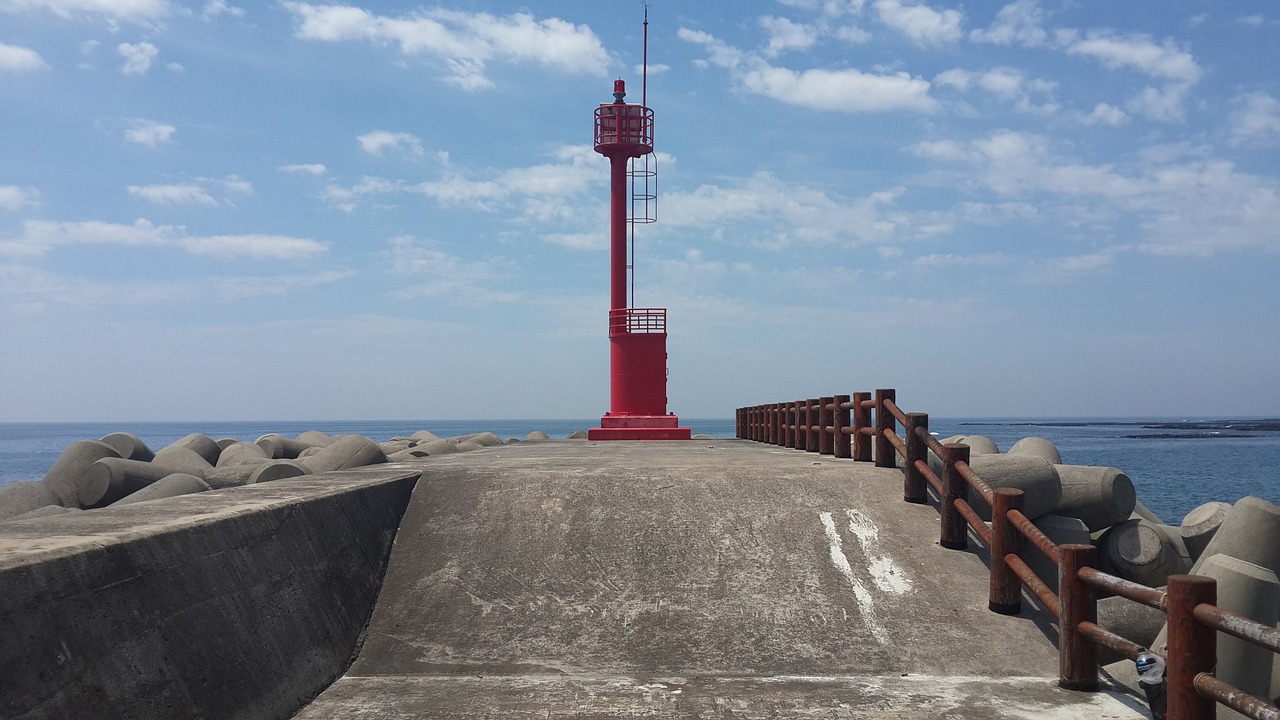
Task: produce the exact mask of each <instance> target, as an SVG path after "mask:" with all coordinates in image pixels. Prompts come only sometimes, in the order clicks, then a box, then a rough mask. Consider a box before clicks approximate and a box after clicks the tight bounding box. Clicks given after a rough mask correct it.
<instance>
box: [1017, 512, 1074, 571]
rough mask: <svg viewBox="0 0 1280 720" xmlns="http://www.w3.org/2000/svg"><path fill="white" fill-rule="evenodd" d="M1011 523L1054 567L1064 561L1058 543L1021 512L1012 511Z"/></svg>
mask: <svg viewBox="0 0 1280 720" xmlns="http://www.w3.org/2000/svg"><path fill="white" fill-rule="evenodd" d="M1009 522H1011V523H1013V526H1014V527H1016V528H1018V532H1020V533H1022V536H1023V537H1025V538H1026V539H1028V540H1030V541H1031V544H1032V545H1035V546H1036V549H1037V550H1039V551H1040V552H1042V553H1044V556H1045V557H1047V558H1049V559H1050V560H1052V561H1053V564H1054V565H1057V564H1058V563H1060V562H1061V561H1062V556H1061V554H1060V553H1059V552H1058V545H1057V543H1055V542H1054V541H1052V540H1050V539H1049V536H1048V535H1045V534H1044V532H1042V531H1041V530H1040V528H1038V527H1036V525H1035V523H1033V522H1031V521H1030V520H1029V519H1027V516H1026V515H1023V514H1022V511H1021V510H1010V511H1009Z"/></svg>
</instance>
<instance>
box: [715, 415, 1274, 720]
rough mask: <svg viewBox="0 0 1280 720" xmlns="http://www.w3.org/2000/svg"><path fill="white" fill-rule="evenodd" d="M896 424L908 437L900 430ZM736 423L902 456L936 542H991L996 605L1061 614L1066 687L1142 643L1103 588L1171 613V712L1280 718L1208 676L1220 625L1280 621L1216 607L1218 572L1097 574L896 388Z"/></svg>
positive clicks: (755, 431) (1087, 680)
mask: <svg viewBox="0 0 1280 720" xmlns="http://www.w3.org/2000/svg"><path fill="white" fill-rule="evenodd" d="M899 425H901V426H902V428H903V436H899V435H898V434H897V428H898V426H899ZM736 427H737V436H738V437H739V438H742V439H745V440H754V441H758V442H764V443H770V444H774V445H781V446H783V447H788V448H795V449H797V450H804V451H807V452H815V453H819V454H824V455H833V456H834V457H837V458H846V459H852V460H854V461H857V462H873V461H874V462H875V465H876V467H883V468H891V467H897V459H898V457H899V456H901V458H902V460H903V464H902V474H903V490H902V496H903V500H904V501H906V502H912V503H927V502H928V501H929V491H930V490H932V492H933V495H934V497H935V498H936V499H937V501H938V512H939V513H940V515H941V527H942V529H941V537H940V538H939V544H941V545H942V546H943V547H945V548H950V549H956V550H963V549H965V548H967V547H968V544H969V533H970V532H972V534H973V535H974V537H976V538H977V539H978V540H979V542H981V543H982V544H983V545H984V546H986V547H987V548H988V550H989V551H990V555H991V560H990V569H989V572H990V578H989V588H988V599H987V605H988V607H989V608H990V609H991V610H992V612H997V613H1002V614H1006V615H1016V614H1018V613H1020V612H1021V611H1022V588H1023V587H1024V586H1025V587H1026V588H1027V590H1028V592H1030V593H1031V594H1032V595H1033V596H1035V598H1036V599H1037V600H1038V601H1039V602H1040V604H1041V605H1042V606H1043V607H1044V608H1045V610H1046V611H1048V612H1049V613H1051V614H1052V615H1053V616H1054V617H1055V618H1057V619H1058V623H1059V628H1060V629H1059V642H1058V684H1059V686H1061V687H1063V688H1067V689H1071V690H1084V691H1094V690H1097V689H1098V663H1097V659H1096V650H1097V646H1099V645H1101V646H1103V647H1106V648H1109V649H1111V650H1114V651H1115V652H1117V653H1119V654H1120V655H1121V656H1123V657H1127V658H1129V659H1130V660H1132V659H1135V658H1136V657H1137V656H1138V654H1139V653H1141V652H1143V651H1144V650H1145V648H1143V647H1142V646H1140V645H1138V644H1137V643H1134V642H1132V641H1130V640H1128V639H1126V638H1124V637H1121V636H1120V635H1118V634H1116V633H1114V632H1112V631H1110V630H1108V629H1106V628H1104V627H1101V626H1100V625H1098V605H1097V593H1096V590H1106V591H1108V592H1111V593H1113V594H1115V595H1118V596H1120V597H1123V598H1126V599H1128V600H1130V601H1133V602H1137V603H1141V604H1143V605H1146V606H1148V607H1152V608H1155V609H1157V610H1160V611H1162V612H1164V613H1165V614H1166V615H1167V616H1168V648H1167V657H1166V658H1165V661H1166V679H1167V683H1168V690H1167V703H1168V704H1167V709H1166V712H1167V714H1166V718H1167V720H1212V719H1213V718H1214V717H1215V714H1216V706H1217V705H1218V704H1222V705H1225V706H1227V707H1229V708H1231V709H1233V710H1235V711H1236V712H1239V713H1241V714H1243V715H1245V716H1246V717H1250V718H1253V719H1254V720H1280V707H1277V706H1276V705H1274V704H1272V703H1270V702H1267V701H1266V700H1263V699H1259V698H1256V697H1253V696H1252V695H1249V694H1248V693H1245V692H1244V691H1242V690H1240V689H1239V688H1236V687H1234V686H1232V685H1230V684H1228V683H1226V682H1223V681H1221V680H1219V679H1218V678H1217V677H1215V676H1214V674H1213V673H1214V668H1215V666H1216V664H1217V634H1218V633H1219V632H1224V633H1227V634H1229V635H1231V636H1233V637H1237V638H1240V639H1241V640H1244V641H1246V642H1250V643H1253V644H1255V645H1258V646H1260V647H1263V648H1267V649H1269V650H1271V651H1272V652H1274V653H1280V629H1277V628H1274V627H1270V626H1267V625H1263V624H1261V623H1259V622H1256V621H1254V620H1250V619H1249V618H1246V617H1244V616H1241V615H1238V614H1236V613H1233V612H1230V611H1228V610H1224V609H1222V608H1220V607H1218V606H1217V605H1216V602H1217V581H1216V580H1214V579H1213V578H1208V577H1203V576H1199V575H1173V576H1171V577H1169V579H1168V586H1167V589H1166V590H1163V591H1162V590H1157V589H1154V588H1149V587H1146V586H1144V585H1139V584H1138V583H1134V582H1130V581H1128V580H1125V579H1123V578H1118V577H1116V576H1114V575H1110V574H1107V573H1104V572H1101V571H1099V570H1098V569H1097V568H1096V567H1095V566H1096V564H1097V549H1096V548H1095V547H1094V546H1092V545H1075V544H1065V545H1058V544H1056V543H1054V542H1053V541H1052V540H1051V539H1049V537H1048V536H1046V535H1045V534H1044V533H1043V532H1041V531H1040V530H1039V528H1037V527H1036V526H1035V524H1034V523H1032V522H1031V520H1030V519H1029V518H1028V517H1027V516H1026V515H1025V514H1023V512H1022V503H1023V491H1022V490H1018V489H1014V488H992V487H991V486H990V485H988V484H987V483H986V482H984V481H983V480H982V478H981V477H980V476H979V475H978V473H977V472H975V471H974V469H973V468H972V467H971V466H970V465H969V446H968V445H964V444H959V443H947V444H943V443H941V442H939V441H938V440H937V438H935V437H933V436H932V435H931V434H930V433H929V416H928V415H927V414H926V413H904V412H903V411H902V410H901V409H900V408H899V407H898V404H897V397H896V393H895V391H894V390H892V389H880V390H876V391H875V393H874V395H873V394H872V393H869V392H857V393H853V394H851V395H833V396H829V397H821V398H811V399H806V400H795V401H792V402H784V403H771V404H767V405H754V406H751V407H744V408H739V409H738V411H737V416H736ZM930 452H932V453H933V454H934V455H936V456H937V457H938V458H939V460H940V461H941V464H942V476H941V477H939V476H938V474H937V473H935V472H934V471H933V469H932V468H931V467H930V466H929V453H930ZM970 491H972V492H973V493H975V494H977V496H979V497H981V498H982V499H983V501H985V502H986V503H987V504H988V505H989V506H990V507H991V525H990V527H988V526H987V524H986V523H985V522H983V520H982V518H981V517H979V515H978V513H977V512H976V511H975V510H974V509H973V507H972V506H971V505H970V504H969V500H968V498H969V493H970ZM1027 545H1030V547H1031V548H1033V549H1034V550H1036V551H1037V552H1040V553H1041V554H1043V555H1044V556H1045V557H1046V558H1048V559H1049V560H1050V561H1051V562H1053V563H1054V564H1055V565H1057V566H1058V578H1059V581H1058V585H1059V587H1058V592H1056V593H1055V592H1054V591H1053V589H1052V588H1050V587H1049V586H1048V585H1046V584H1045V583H1044V582H1043V581H1041V580H1040V578H1039V577H1037V576H1036V574H1035V572H1034V571H1032V570H1031V568H1030V567H1029V566H1028V565H1027V563H1026V561H1024V560H1023V557H1022V554H1023V551H1024V550H1025V549H1026V547H1027ZM1277 661H1278V662H1280V659H1278V660H1277Z"/></svg>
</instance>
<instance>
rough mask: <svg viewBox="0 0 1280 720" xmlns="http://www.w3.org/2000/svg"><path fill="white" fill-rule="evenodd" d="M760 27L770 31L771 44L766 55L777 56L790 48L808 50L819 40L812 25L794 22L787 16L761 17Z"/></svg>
mask: <svg viewBox="0 0 1280 720" xmlns="http://www.w3.org/2000/svg"><path fill="white" fill-rule="evenodd" d="M759 23H760V27H761V28H764V30H765V31H766V32H768V33H769V45H768V46H767V47H766V48H765V50H764V54H765V57H777V56H778V55H781V54H782V53H784V52H787V51H789V50H806V49H808V48H810V47H812V46H813V44H814V43H815V42H817V40H818V37H817V34H816V33H815V32H814V29H813V28H812V27H809V26H808V25H801V24H799V23H795V22H792V21H790V20H788V19H787V18H783V17H774V16H772V15H766V16H764V17H762V18H760V19H759Z"/></svg>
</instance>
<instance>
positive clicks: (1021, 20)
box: [969, 0, 1048, 47]
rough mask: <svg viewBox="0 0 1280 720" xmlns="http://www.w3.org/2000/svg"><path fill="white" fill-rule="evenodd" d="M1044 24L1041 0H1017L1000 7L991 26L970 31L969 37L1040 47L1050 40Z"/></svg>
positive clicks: (997, 42)
mask: <svg viewBox="0 0 1280 720" xmlns="http://www.w3.org/2000/svg"><path fill="white" fill-rule="evenodd" d="M1043 25H1044V12H1043V11H1042V10H1041V9H1040V2H1039V0H1016V1H1015V2H1012V3H1009V4H1008V5H1005V6H1004V7H1002V8H1000V12H998V13H996V18H995V20H994V21H993V22H992V23H991V26H990V27H988V28H987V29H985V30H981V29H979V30H974V31H972V32H970V33H969V39H970V40H973V41H974V42H982V43H992V44H995V45H1021V46H1023V47H1039V46H1041V45H1044V44H1045V42H1046V41H1047V40H1048V34H1047V33H1046V32H1045V31H1044V28H1043V27H1042V26H1043Z"/></svg>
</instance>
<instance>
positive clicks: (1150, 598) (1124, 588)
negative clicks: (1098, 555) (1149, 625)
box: [1080, 568, 1168, 611]
mask: <svg viewBox="0 0 1280 720" xmlns="http://www.w3.org/2000/svg"><path fill="white" fill-rule="evenodd" d="M1080 579H1081V580H1083V581H1084V582H1086V583H1089V584H1090V585H1092V586H1094V587H1096V588H1098V589H1099V590H1106V591H1108V592H1112V593H1115V594H1116V595H1119V596H1120V597H1123V598H1126V599H1129V600H1132V601H1134V602H1137V603H1142V604H1143V605H1146V606H1147V607H1151V608H1155V609H1157V610H1161V611H1164V610H1167V609H1168V596H1167V595H1165V593H1164V592H1163V591H1161V590H1157V589H1155V588H1149V587H1147V586H1146V585H1140V584H1138V583H1136V582H1133V581H1131V580H1125V579H1124V578H1118V577H1116V576H1115V575H1108V574H1107V573H1104V572H1100V571H1098V570H1095V569H1094V568H1084V569H1083V570H1081V571H1080Z"/></svg>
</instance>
